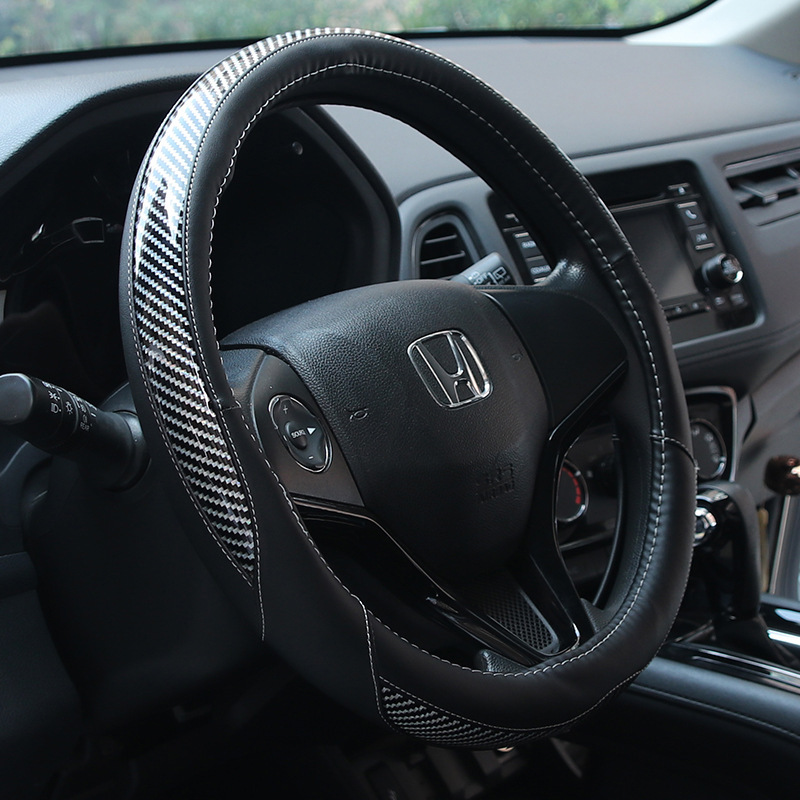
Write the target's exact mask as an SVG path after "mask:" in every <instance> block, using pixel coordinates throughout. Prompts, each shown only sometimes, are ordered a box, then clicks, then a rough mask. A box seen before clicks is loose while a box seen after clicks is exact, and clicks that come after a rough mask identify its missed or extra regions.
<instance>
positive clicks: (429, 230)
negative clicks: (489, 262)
mask: <svg viewBox="0 0 800 800" xmlns="http://www.w3.org/2000/svg"><path fill="white" fill-rule="evenodd" d="M416 241H417V247H416V256H417V257H416V262H417V267H418V272H417V274H418V275H419V277H420V278H448V277H450V276H451V275H458V273H459V272H463V271H464V270H465V269H466V268H467V267H469V266H470V265H471V264H474V263H475V262H476V261H477V260H478V255H477V251H476V249H475V246H474V244H473V243H472V240H471V238H470V236H469V234H468V233H467V231H466V228H465V227H464V223H463V222H461V220H460V219H459V218H458V217H456V216H453V215H450V214H447V215H440V216H437V217H433V218H432V219H429V220H427V221H426V222H423V223H422V225H420V227H419V229H418V230H417V237H416Z"/></svg>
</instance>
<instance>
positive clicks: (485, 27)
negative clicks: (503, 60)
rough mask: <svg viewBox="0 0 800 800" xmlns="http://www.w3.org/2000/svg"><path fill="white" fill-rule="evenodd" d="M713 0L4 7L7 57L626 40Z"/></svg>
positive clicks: (186, 1) (207, 1)
mask: <svg viewBox="0 0 800 800" xmlns="http://www.w3.org/2000/svg"><path fill="white" fill-rule="evenodd" d="M706 1H707V0H0V56H15V55H23V54H31V53H51V52H69V51H75V50H94V49H100V48H109V47H124V46H130V45H153V44H164V43H173V42H174V43H178V42H201V41H223V40H237V41H238V40H254V39H259V38H262V37H264V36H269V35H271V34H275V33H282V32H284V31H288V30H297V29H302V28H309V27H324V26H351V27H359V28H370V29H373V30H381V31H385V32H389V33H396V32H414V31H431V32H441V33H447V32H452V31H535V30H548V29H561V30H564V29H566V30H577V29H602V30H624V29H629V28H641V27H649V26H652V25H657V24H659V23H662V22H664V21H666V20H668V19H671V18H672V17H674V16H678V15H681V14H684V13H686V12H687V11H690V10H692V9H694V8H696V7H699V6H701V5H705V4H706Z"/></svg>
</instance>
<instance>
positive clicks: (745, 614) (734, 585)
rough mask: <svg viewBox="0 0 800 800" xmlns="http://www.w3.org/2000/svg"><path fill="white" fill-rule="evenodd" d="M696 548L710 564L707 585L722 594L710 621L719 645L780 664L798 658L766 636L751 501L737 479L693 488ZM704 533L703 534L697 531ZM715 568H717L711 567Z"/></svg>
mask: <svg viewBox="0 0 800 800" xmlns="http://www.w3.org/2000/svg"><path fill="white" fill-rule="evenodd" d="M697 493H698V494H697V505H698V516H697V519H698V523H703V522H704V523H705V526H703V525H702V524H699V525H698V528H699V529H700V532H699V533H698V536H699V537H700V538H699V540H698V541H697V546H698V548H702V550H701V552H703V551H705V553H704V555H706V558H707V559H708V563H709V565H710V566H712V569H711V570H710V571H709V572H710V575H709V583H710V584H712V586H711V588H712V590H714V591H716V592H718V593H719V594H720V595H721V596H724V597H727V598H728V599H727V600H726V601H723V604H722V605H721V607H720V608H719V609H718V610H719V613H718V614H717V617H716V618H715V620H714V633H715V638H716V641H717V643H718V644H720V645H722V646H723V647H727V648H729V649H731V650H735V651H737V652H741V653H745V654H747V655H751V656H755V657H757V658H762V659H765V660H767V661H771V662H774V663H778V664H783V665H785V666H791V667H797V666H798V662H797V660H796V659H795V658H794V657H793V656H792V655H791V654H790V653H789V652H788V651H787V650H785V649H784V648H783V647H781V646H780V645H776V644H775V642H773V641H772V640H771V639H770V638H769V636H768V635H767V626H766V624H765V623H764V620H763V618H762V617H761V614H760V611H759V609H760V605H761V548H760V537H759V524H758V516H757V514H756V505H755V502H754V500H753V497H752V495H751V494H750V492H749V491H748V490H747V489H745V488H744V486H740V485H739V484H737V483H731V482H729V481H718V482H715V483H707V484H703V485H701V486H699V487H698V490H697ZM702 534H705V535H702ZM714 567H716V569H714Z"/></svg>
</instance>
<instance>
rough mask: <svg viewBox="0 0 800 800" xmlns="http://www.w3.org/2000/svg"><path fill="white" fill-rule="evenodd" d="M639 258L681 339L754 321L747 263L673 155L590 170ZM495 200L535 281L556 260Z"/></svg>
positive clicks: (690, 171) (690, 169)
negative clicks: (619, 168) (664, 160)
mask: <svg viewBox="0 0 800 800" xmlns="http://www.w3.org/2000/svg"><path fill="white" fill-rule="evenodd" d="M589 180H590V181H591V183H592V184H593V185H594V187H595V188H596V189H597V191H598V194H599V195H600V196H601V198H602V199H603V200H604V202H605V203H606V205H608V207H609V209H610V211H611V213H612V214H613V215H614V217H615V219H616V220H617V222H618V223H619V225H620V227H621V228H622V230H623V232H624V233H625V235H626V236H627V238H628V240H629V241H630V243H631V245H632V247H633V249H634V251H635V252H636V254H637V256H638V257H639V261H640V262H641V264H642V268H643V269H644V271H645V273H646V274H647V276H648V278H649V279H650V282H651V283H652V285H653V288H654V289H655V291H656V294H657V295H658V298H659V300H660V302H661V305H662V307H663V308H664V313H665V314H666V317H667V319H668V320H669V322H670V327H671V329H672V337H673V341H675V342H676V343H678V342H683V341H689V340H692V339H698V338H701V337H703V336H709V335H711V334H713V333H717V332H720V331H725V330H730V329H732V328H739V327H742V326H744V325H749V324H751V323H752V322H754V320H755V312H754V309H753V305H752V298H751V294H750V291H749V288H748V285H747V284H748V280H747V275H746V272H745V269H744V268H743V267H742V264H741V262H740V260H739V258H738V257H737V256H736V254H734V253H732V252H730V251H729V249H728V247H727V245H726V243H725V242H724V240H723V237H722V235H721V231H720V228H719V226H718V225H717V223H716V221H715V219H714V214H713V209H712V207H711V204H710V203H709V202H708V198H707V197H706V196H705V194H704V192H703V191H702V189H701V183H700V179H699V176H698V175H697V173H696V170H695V168H694V166H693V165H692V164H690V163H687V162H676V163H670V164H663V165H657V166H651V167H647V168H641V169H633V170H625V171H623V172H613V173H604V174H600V175H594V176H589ZM491 206H492V211H493V215H494V217H495V220H496V221H497V223H498V225H499V227H500V229H501V231H502V232H503V236H504V238H505V240H506V243H507V244H508V246H509V249H510V250H511V253H512V256H513V258H514V260H515V262H516V266H517V268H518V270H519V271H520V272H521V273H522V275H523V277H524V279H525V280H526V281H527V282H530V283H538V282H539V281H542V280H545V279H546V278H547V276H548V275H549V274H550V273H551V271H552V269H553V268H554V267H555V264H553V263H551V259H549V258H548V255H547V253H545V252H543V250H542V249H541V248H540V246H539V243H538V237H537V232H536V231H535V230H528V229H527V228H526V227H524V226H523V225H522V224H521V222H520V220H519V218H518V217H517V215H516V213H515V212H514V211H513V210H512V209H510V208H509V207H508V206H507V205H505V204H504V203H503V202H502V201H501V200H500V199H499V198H498V197H493V198H492V200H491Z"/></svg>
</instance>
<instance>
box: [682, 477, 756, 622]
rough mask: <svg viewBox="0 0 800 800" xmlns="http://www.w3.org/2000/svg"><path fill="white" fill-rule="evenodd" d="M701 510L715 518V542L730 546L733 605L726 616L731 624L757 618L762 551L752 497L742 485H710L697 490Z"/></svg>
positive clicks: (720, 483)
mask: <svg viewBox="0 0 800 800" xmlns="http://www.w3.org/2000/svg"><path fill="white" fill-rule="evenodd" d="M697 506H698V509H704V510H706V511H707V512H709V513H710V514H711V516H712V518H713V520H714V524H715V528H714V531H713V538H714V540H716V542H724V543H729V544H730V587H729V591H730V601H729V603H728V606H727V608H726V609H725V615H726V616H727V617H728V618H729V619H731V620H741V619H752V618H753V617H756V616H757V615H758V609H759V606H760V604H761V586H760V577H761V549H760V544H759V526H758V517H757V515H756V504H755V501H754V500H753V497H752V495H751V494H750V492H749V491H748V490H747V489H745V488H744V486H740V485H739V484H738V483H731V482H730V481H717V482H715V483H706V484H702V485H700V486H699V487H698V488H697ZM698 518H699V517H698ZM703 541H704V540H701V541H698V542H697V544H698V545H700V544H702V542H703ZM709 543H711V542H709Z"/></svg>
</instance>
